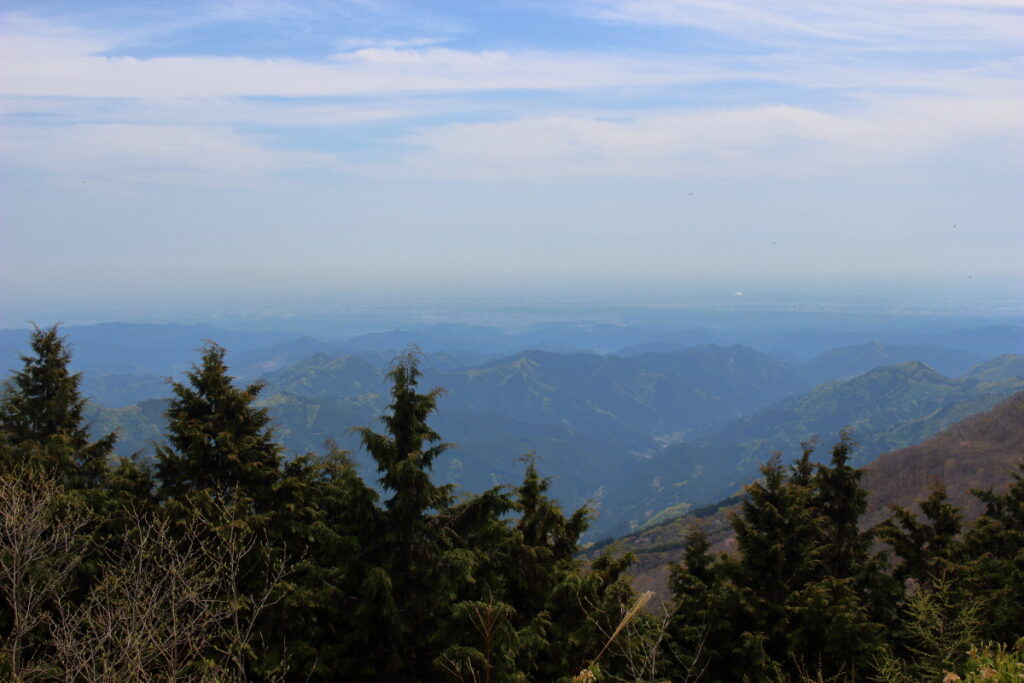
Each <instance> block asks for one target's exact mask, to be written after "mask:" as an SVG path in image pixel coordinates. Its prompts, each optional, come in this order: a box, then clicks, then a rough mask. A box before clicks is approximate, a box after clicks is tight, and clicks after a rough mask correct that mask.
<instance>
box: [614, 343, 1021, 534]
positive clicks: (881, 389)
mask: <svg viewBox="0 0 1024 683" xmlns="http://www.w3.org/2000/svg"><path fill="white" fill-rule="evenodd" d="M1022 388H1024V380H1022V379H1020V378H1014V379H1009V380H1004V381H1002V382H991V383H986V382H979V381H978V380H976V379H962V380H953V379H949V378H947V377H944V376H943V375H940V374H939V373H937V372H935V371H934V370H932V369H930V368H928V367H927V366H925V365H923V364H922V363H918V362H912V363H904V364H902V365H897V366H892V367H886V368H876V369H875V370H872V371H870V372H867V373H864V374H863V375H861V376H859V377H856V378H853V379H850V380H845V381H843V380H836V381H832V382H827V383H825V384H823V385H821V386H819V387H818V388H816V389H815V390H813V391H811V392H809V393H807V394H804V395H802V396H795V397H790V398H786V399H783V400H781V401H779V402H778V403H776V404H775V405H773V406H770V407H768V408H765V409H764V410H761V411H759V412H758V413H755V414H754V415H753V416H751V417H749V418H743V419H740V420H737V421H735V422H732V423H729V424H727V425H724V426H722V427H720V428H718V429H716V430H714V431H712V432H710V433H708V432H706V433H704V435H703V438H698V439H695V440H694V441H693V442H689V443H682V444H677V445H675V446H671V447H669V448H667V449H665V450H664V451H663V452H662V453H661V454H659V455H658V456H656V457H654V458H652V459H649V460H645V461H639V462H635V463H632V464H631V465H630V466H629V467H628V468H627V469H625V470H624V471H623V472H621V473H620V476H618V477H616V485H615V486H613V487H611V488H610V489H609V491H608V495H606V496H605V497H604V499H603V501H602V515H603V516H604V517H605V519H599V520H598V522H597V523H596V524H595V535H597V536H600V535H601V534H615V533H624V532H625V531H627V530H628V528H629V527H627V526H623V524H624V523H628V524H632V525H642V524H644V523H645V522H646V521H647V520H648V519H650V518H651V517H652V515H655V514H658V513H659V512H660V511H662V510H665V509H666V508H671V507H673V506H678V505H680V504H682V503H688V504H690V505H698V506H699V505H706V504H710V503H713V502H715V501H717V500H721V499H722V498H725V497H726V496H728V495H730V494H732V493H734V492H735V491H737V490H738V489H739V488H740V487H742V486H743V485H744V484H746V483H747V482H749V481H750V480H751V479H753V478H754V477H755V476H757V468H758V466H759V464H760V463H761V462H764V461H765V460H767V459H768V457H770V456H771V454H772V452H773V451H776V450H781V451H783V452H787V453H791V452H793V451H794V449H796V448H798V446H799V444H800V443H802V442H804V441H807V440H809V439H811V438H813V437H814V436H820V437H821V438H822V439H823V440H824V441H825V442H826V443H827V442H828V440H829V439H832V438H834V437H835V435H836V434H837V433H838V432H839V430H840V429H843V428H850V429H852V430H853V435H854V438H855V439H857V440H858V441H859V443H860V445H859V448H858V450H857V451H856V454H855V463H860V464H863V463H866V462H870V461H871V460H873V459H874V458H875V457H876V456H878V455H879V454H881V453H883V452H886V451H889V450H893V449H895V448H899V447H903V446H907V445H910V444H912V443H915V442H917V441H920V440H921V439H923V438H926V437H928V436H931V435H932V434H934V433H936V432H937V431H939V430H941V429H943V428H944V427H946V426H948V425H950V424H952V423H953V422H955V421H956V420H958V419H961V418H963V417H966V416H967V415H970V414H972V413H973V412H977V411H980V410H985V409H987V408H990V407H992V406H993V405H995V404H996V403H997V402H998V401H1000V400H1002V399H1003V398H1005V397H1006V396H1008V395H1010V394H1012V393H1013V392H1015V391H1019V390H1020V389H1022ZM698 436H700V435H698ZM609 520H615V524H614V525H613V523H612V522H611V521H609Z"/></svg>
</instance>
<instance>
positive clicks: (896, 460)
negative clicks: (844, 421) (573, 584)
mask: <svg viewBox="0 0 1024 683" xmlns="http://www.w3.org/2000/svg"><path fill="white" fill-rule="evenodd" d="M790 451H792V449H790ZM1022 463H1024V391H1021V392H1017V393H1015V394H1013V395H1012V396H1010V397H1009V398H1004V399H1003V400H1002V401H1001V402H999V403H998V404H997V405H996V406H995V407H993V408H992V409H990V410H988V411H985V412H982V413H979V414H977V415H973V416H970V417H968V418H966V419H964V420H961V421H959V422H957V423H956V424H954V425H952V426H950V427H948V428H946V429H944V430H942V431H941V432H939V433H938V434H935V435H934V436H932V437H931V438H929V439H927V440H925V441H923V442H921V443H919V444H917V445H913V446H908V447H906V448H901V449H898V450H895V451H890V452H888V453H885V454H883V455H880V456H879V457H878V458H876V459H875V460H874V461H873V462H871V463H870V464H868V465H867V467H866V468H865V473H864V477H863V479H862V480H861V484H862V485H863V486H864V488H865V489H867V491H868V511H867V513H866V514H865V515H864V516H863V517H862V518H861V521H860V524H861V528H865V529H866V528H868V527H870V526H873V525H875V524H877V523H879V522H881V521H883V520H885V519H886V518H887V517H888V516H889V514H890V512H889V510H890V506H892V505H900V506H902V507H905V508H908V509H913V508H914V506H915V504H916V503H918V502H920V501H922V500H924V499H925V498H927V497H928V495H929V493H930V486H931V485H932V484H933V483H934V482H939V483H942V484H943V485H945V486H946V489H947V493H948V494H949V498H950V501H951V502H952V503H954V504H956V505H959V506H962V507H964V509H965V513H966V514H965V518H966V519H967V520H971V519H974V518H976V517H977V516H978V515H979V514H980V513H981V511H982V506H981V504H980V503H979V502H978V500H977V499H976V498H975V497H974V496H973V495H971V493H970V491H971V489H982V490H984V489H989V488H992V489H995V490H997V491H999V490H1002V489H1005V487H1006V486H1008V485H1009V483H1010V481H1011V476H1012V474H1014V473H1020V469H1019V466H1020V465H1021V464H1022ZM738 503H739V498H730V499H726V500H723V501H720V502H719V503H716V504H713V505H710V506H707V507H705V508H702V509H694V510H692V511H690V513H689V514H686V515H684V516H679V517H676V518H672V519H668V520H666V521H665V522H663V523H661V524H657V525H651V526H650V527H648V528H646V529H642V530H640V531H638V532H636V533H634V534H631V535H628V536H623V537H621V538H618V539H614V540H612V541H609V542H605V543H601V544H596V545H594V546H593V547H592V548H591V549H590V550H588V554H591V555H593V554H596V553H597V552H598V551H603V550H606V549H610V550H611V551H612V552H613V553H616V554H617V553H623V552H632V553H633V554H634V555H636V557H637V563H636V565H635V568H634V570H633V574H634V583H635V585H636V587H637V588H638V589H641V590H655V591H656V592H658V593H659V595H661V597H663V598H665V597H668V595H667V583H668V575H669V567H670V563H672V562H679V561H681V560H682V558H683V548H684V541H685V538H686V535H687V534H688V533H689V532H690V530H692V529H693V528H694V527H695V526H700V527H701V528H703V529H704V530H705V532H706V533H707V534H708V536H709V539H710V540H711V541H712V543H713V544H715V547H716V548H717V549H718V550H725V551H729V550H730V549H732V548H733V545H734V542H733V539H732V528H731V526H730V524H729V517H730V515H731V514H732V513H733V512H734V511H735V510H736V507H737V505H738Z"/></svg>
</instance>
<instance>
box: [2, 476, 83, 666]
mask: <svg viewBox="0 0 1024 683" xmlns="http://www.w3.org/2000/svg"><path fill="white" fill-rule="evenodd" d="M87 521H88V515H87V514H86V513H85V512H83V511H82V510H81V509H80V508H78V507H77V506H75V505H74V504H73V502H72V501H70V500H68V499H67V497H66V496H65V495H64V492H63V489H62V488H61V486H60V485H59V484H58V483H57V480H56V478H54V477H52V476H50V475H49V474H47V473H45V472H41V471H38V470H36V469H34V468H26V469H24V470H20V471H15V470H13V469H8V468H4V469H3V470H2V471H0V594H2V596H3V599H4V602H6V603H7V606H8V609H9V610H10V621H11V627H10V632H9V633H8V634H6V639H5V643H4V647H3V658H4V659H5V660H6V668H7V670H8V673H9V674H10V676H11V678H12V679H13V680H14V681H22V680H27V679H29V678H33V677H35V676H36V675H38V674H39V673H40V672H39V671H38V670H37V669H36V668H35V667H34V666H33V665H32V663H31V661H29V658H28V657H27V656H26V654H27V653H26V649H27V648H28V647H29V640H30V639H31V638H30V637H31V634H32V632H33V631H36V630H37V629H39V628H40V627H41V626H43V625H44V624H45V623H46V622H47V608H48V607H50V606H52V605H54V604H58V605H59V604H60V603H61V600H62V599H63V598H64V596H65V594H66V593H67V590H68V579H69V578H70V575H71V573H72V572H73V571H74V570H75V567H77V566H78V564H79V562H80V561H81V554H80V552H79V550H80V545H81V531H82V529H83V527H84V526H85V524H86V522H87Z"/></svg>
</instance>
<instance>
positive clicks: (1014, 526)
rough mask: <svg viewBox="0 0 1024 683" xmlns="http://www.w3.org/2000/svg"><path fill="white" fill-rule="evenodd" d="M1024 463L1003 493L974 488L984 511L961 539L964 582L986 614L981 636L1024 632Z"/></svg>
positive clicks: (1001, 637)
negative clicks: (965, 567) (965, 566)
mask: <svg viewBox="0 0 1024 683" xmlns="http://www.w3.org/2000/svg"><path fill="white" fill-rule="evenodd" d="M1022 474H1024V463H1021V465H1020V472H1019V473H1014V474H1013V480H1012V483H1011V485H1010V487H1009V488H1008V489H1007V491H1006V492H1005V493H1003V494H995V493H993V492H992V491H975V492H974V493H975V495H976V496H977V497H978V498H979V499H981V501H982V502H983V503H984V504H985V513H984V514H983V515H982V516H981V517H980V518H979V519H978V521H977V523H975V525H974V526H973V527H972V528H971V530H970V531H969V532H968V533H967V534H966V535H965V537H964V551H965V563H966V564H967V578H966V580H967V585H968V587H969V591H970V592H971V593H972V594H973V595H974V596H976V598H975V599H977V600H979V601H980V602H981V605H982V610H983V612H984V614H985V615H986V619H985V622H984V627H983V629H982V630H981V635H982V637H984V638H986V639H991V640H995V641H998V642H1004V643H1006V642H1015V641H1016V639H1017V638H1019V637H1020V636H1021V633H1022V631H1024V627H1022V624H1024V476H1022Z"/></svg>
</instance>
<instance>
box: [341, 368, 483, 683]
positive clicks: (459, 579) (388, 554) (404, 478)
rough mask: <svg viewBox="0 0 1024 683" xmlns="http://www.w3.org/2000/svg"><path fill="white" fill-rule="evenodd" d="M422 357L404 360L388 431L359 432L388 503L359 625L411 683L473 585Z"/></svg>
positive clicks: (394, 376) (382, 659)
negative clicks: (424, 387)
mask: <svg viewBox="0 0 1024 683" xmlns="http://www.w3.org/2000/svg"><path fill="white" fill-rule="evenodd" d="M418 364H419V352H418V350H416V349H415V348H412V349H410V350H408V351H407V352H406V353H404V354H402V355H401V356H399V358H398V359H396V361H395V363H394V364H393V365H392V367H391V370H390V372H389V373H388V377H389V378H390V380H391V382H392V386H391V403H390V405H389V406H388V409H389V411H390V412H389V414H387V415H384V416H382V417H381V422H383V423H384V433H383V434H379V433H377V432H374V431H373V430H372V429H370V428H368V427H360V428H357V429H356V430H355V431H356V432H357V433H358V434H359V435H360V437H361V439H362V442H363V446H364V447H365V448H366V450H367V452H368V453H369V454H370V455H371V456H372V457H373V459H374V461H375V462H376V464H377V471H378V472H379V473H380V475H381V476H380V484H381V487H382V488H383V489H384V492H385V495H387V496H388V498H387V499H386V500H385V501H384V513H383V521H382V534H381V537H380V539H379V542H378V544H377V545H376V559H375V566H373V567H372V568H370V569H369V571H368V573H367V576H366V579H365V581H364V584H363V587H362V594H363V600H362V602H361V604H360V607H359V610H358V612H357V614H356V616H357V619H359V620H360V621H362V622H363V623H365V624H367V626H368V627H369V628H371V629H373V630H376V632H377V633H378V634H379V641H378V642H377V643H376V647H377V655H376V657H377V659H378V662H379V663H380V665H381V667H382V669H383V671H384V672H385V673H386V675H387V676H388V678H389V679H390V680H395V681H412V680H417V677H418V676H422V675H423V672H425V671H429V670H430V667H431V665H432V663H433V661H434V659H435V658H436V657H437V656H438V654H439V653H440V651H441V650H443V649H444V644H443V643H437V642H436V641H435V642H432V641H434V638H432V635H433V632H434V631H435V630H436V629H437V626H438V623H439V620H440V619H442V618H443V616H444V615H445V613H446V611H447V609H448V607H449V606H450V604H451V603H452V601H453V598H455V596H456V595H457V593H458V589H459V586H460V584H462V583H465V582H466V581H468V579H469V572H470V570H471V567H472V560H471V555H472V554H471V553H470V552H468V551H466V552H460V551H459V549H458V548H455V547H454V545H453V542H452V537H451V536H450V535H449V533H448V529H446V526H445V523H444V522H445V519H446V517H445V514H444V513H445V512H447V511H448V509H449V508H450V507H451V504H452V490H451V487H449V486H437V485H435V484H434V483H433V482H432V481H431V479H430V468H431V465H432V464H433V462H434V460H435V459H436V458H437V457H438V456H439V455H441V454H442V453H443V452H444V451H445V450H446V449H447V448H448V447H449V445H448V444H446V443H443V442H442V441H441V437H440V435H438V434H437V433H436V432H435V431H434V430H433V429H432V428H431V427H430V426H429V425H428V424H427V422H426V420H427V418H428V417H429V416H430V414H431V413H433V412H434V411H435V410H436V408H437V399H438V397H439V396H440V395H441V390H440V389H434V390H432V391H429V392H427V393H425V394H421V393H419V392H418V390H417V388H418V384H419V378H420V375H421V373H420V370H419V365H418Z"/></svg>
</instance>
